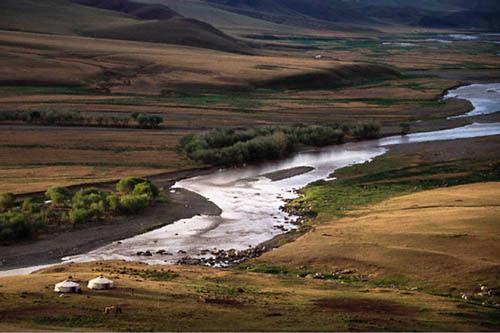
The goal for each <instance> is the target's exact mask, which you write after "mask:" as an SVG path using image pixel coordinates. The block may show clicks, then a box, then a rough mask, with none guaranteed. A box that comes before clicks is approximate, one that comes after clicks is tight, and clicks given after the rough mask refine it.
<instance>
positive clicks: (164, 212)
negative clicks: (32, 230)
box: [0, 189, 221, 275]
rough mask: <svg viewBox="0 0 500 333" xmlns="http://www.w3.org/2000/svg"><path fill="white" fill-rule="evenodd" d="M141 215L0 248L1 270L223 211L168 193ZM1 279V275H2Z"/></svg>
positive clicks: (51, 260)
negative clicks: (163, 198) (196, 216)
mask: <svg viewBox="0 0 500 333" xmlns="http://www.w3.org/2000/svg"><path fill="white" fill-rule="evenodd" d="M165 195H166V200H163V201H162V202H157V203H156V204H155V205H154V206H152V207H149V208H147V209H146V210H145V211H144V212H143V213H141V214H140V215H133V216H127V217H117V218H114V219H113V220H111V221H109V222H107V223H100V224H98V225H92V226H88V227H85V228H82V229H75V230H72V231H69V232H62V233H60V234H56V235H45V237H44V238H42V239H40V240H37V241H34V242H26V243H20V244H15V245H9V246H0V252H1V253H2V256H1V265H0V270H2V271H4V270H11V269H19V268H22V267H29V266H39V265H47V264H57V263H60V262H61V258H63V257H67V256H72V255H77V254H81V253H85V252H88V251H91V250H94V249H96V248H98V247H100V246H103V245H106V244H109V243H112V242H115V241H119V240H121V239H125V238H129V237H133V236H135V235H138V234H141V233H144V232H147V231H149V230H152V229H157V228H160V227H162V226H164V225H166V224H169V223H172V222H174V221H178V220H181V219H185V218H191V217H193V216H195V215H218V214H220V213H221V210H220V209H219V208H218V207H217V206H216V205H214V204H213V203H211V202H210V201H208V200H207V199H206V198H204V197H202V196H200V195H198V194H196V193H193V192H190V191H186V190H181V189H179V190H175V192H173V193H171V192H167V193H165ZM0 275H1V271H0Z"/></svg>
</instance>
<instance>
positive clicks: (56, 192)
mask: <svg viewBox="0 0 500 333" xmlns="http://www.w3.org/2000/svg"><path fill="white" fill-rule="evenodd" d="M45 196H46V197H47V198H49V199H50V200H51V201H52V204H55V205H60V204H64V203H65V202H66V201H68V200H69V199H70V198H71V192H70V191H69V190H68V189H67V188H65V187H51V188H49V189H48V190H47V192H45Z"/></svg>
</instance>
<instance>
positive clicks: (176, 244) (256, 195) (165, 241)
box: [0, 84, 500, 275]
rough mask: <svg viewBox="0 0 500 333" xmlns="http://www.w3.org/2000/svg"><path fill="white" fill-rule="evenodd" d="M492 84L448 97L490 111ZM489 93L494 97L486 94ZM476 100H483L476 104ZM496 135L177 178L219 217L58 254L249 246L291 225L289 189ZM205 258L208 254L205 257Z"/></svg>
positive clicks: (99, 256) (376, 147) (112, 255)
mask: <svg viewBox="0 0 500 333" xmlns="http://www.w3.org/2000/svg"><path fill="white" fill-rule="evenodd" d="M467 88H468V89H467ZM497 88H500V84H496V85H472V86H468V87H464V88H458V89H456V90H454V91H450V94H448V97H451V96H452V95H453V97H460V98H466V99H469V100H471V102H472V103H473V105H474V106H475V107H476V106H477V107H479V108H480V109H481V110H483V111H482V112H488V113H490V112H489V111H491V108H496V107H497V106H498V103H499V100H497V99H496V98H497V97H498V96H497V95H500V93H497V92H495V93H491V92H487V91H488V89H497ZM489 97H491V98H492V99H488V98H489ZM478 99H480V100H481V101H479V102H478ZM484 99H485V101H484ZM484 110H486V111H484ZM474 111H476V110H474ZM474 111H472V112H474ZM499 134H500V123H483V124H479V123H474V124H472V125H468V126H464V127H459V128H454V129H449V130H441V131H433V132H424V133H415V134H411V135H407V136H404V137H401V136H394V137H388V138H384V139H381V140H374V141H367V142H361V143H348V144H344V145H338V146H331V147H325V148H322V149H316V150H311V151H306V152H301V153H298V154H295V155H294V156H292V157H289V158H286V159H283V160H280V161H273V162H268V163H265V164H261V165H259V166H248V167H244V168H237V169H227V170H220V171H219V172H215V173H212V174H209V175H204V176H199V177H194V178H190V179H186V180H182V181H180V182H178V183H177V184H175V186H174V190H175V189H176V188H183V189H187V190H190V191H193V192H196V193H198V194H200V195H202V196H204V197H206V198H207V199H209V200H210V201H212V202H213V203H215V204H216V205H218V206H219V207H220V208H221V209H222V211H223V212H222V214H221V215H220V216H196V217H193V218H190V219H184V220H179V221H177V222H175V223H173V224H170V225H167V226H165V227H163V228H160V229H157V230H154V231H151V232H147V233H145V234H142V235H138V236H135V237H132V238H129V239H126V240H122V241H120V242H114V243H112V244H109V245H106V246H104V247H101V248H99V249H96V250H94V251H91V252H89V253H86V254H82V255H78V256H73V257H68V258H64V259H63V261H64V262H70V261H73V262H86V261H93V260H108V259H123V260H133V261H143V262H147V263H151V264H158V263H175V262H176V261H177V260H179V259H181V258H182V257H186V256H190V257H201V255H200V251H202V250H211V249H214V248H217V249H225V250H229V249H237V250H244V249H248V248H249V247H255V246H256V245H258V244H260V243H262V242H264V241H267V240H269V239H271V238H273V237H274V236H276V235H278V234H281V233H283V232H284V231H283V230H282V229H278V228H276V227H277V226H282V227H284V228H286V229H293V228H295V226H294V224H293V223H292V222H293V220H294V219H295V218H296V217H293V216H288V214H286V213H284V212H282V211H281V210H280V207H281V206H282V205H283V204H284V200H285V199H287V198H292V197H294V196H296V194H295V193H294V190H295V189H299V188H301V187H304V186H305V185H307V184H309V183H311V182H313V181H316V180H320V179H326V178H328V177H330V175H331V173H332V172H333V171H335V170H337V169H339V168H342V167H345V166H349V165H353V164H360V163H365V162H369V161H371V160H372V159H373V158H375V157H377V156H380V155H382V154H384V153H385V152H386V151H387V150H388V146H391V145H399V144H408V143H416V142H429V141H440V140H452V139H462V138H472V137H481V136H489V135H499ZM300 166H310V167H313V168H314V170H312V171H310V172H307V173H304V174H301V175H297V176H294V177H290V178H287V179H283V180H280V181H275V182H273V181H271V180H270V179H268V178H266V177H263V176H262V175H264V174H267V173H270V172H274V171H279V170H285V169H290V168H295V167H300ZM173 195H175V194H173ZM146 250H149V251H151V252H152V253H153V255H152V256H151V257H144V256H141V257H139V256H137V255H136V253H137V252H139V251H146ZM157 250H165V251H167V252H170V253H172V255H170V256H164V255H163V256H162V255H159V254H155V252H156V251H157ZM179 251H182V252H181V253H179ZM207 256H210V255H205V257H207ZM37 268H39V267H32V268H31V269H30V268H24V269H22V270H13V271H4V272H0V275H13V274H23V273H29V272H31V271H34V270H36V269H37Z"/></svg>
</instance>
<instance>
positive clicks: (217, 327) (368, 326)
mask: <svg viewBox="0 0 500 333" xmlns="http://www.w3.org/2000/svg"><path fill="white" fill-rule="evenodd" d="M132 269H135V271H133V270H132ZM162 270H164V271H163V272H162ZM167 271H168V273H167ZM145 272H150V273H153V275H152V276H149V277H148V276H145V275H144V273H145ZM100 273H104V274H105V275H106V276H108V277H111V278H112V279H114V280H115V283H116V289H114V290H111V291H104V292H102V291H101V292H99V291H91V290H88V289H87V288H86V287H85V283H86V281H87V280H89V279H91V278H93V277H95V276H96V275H98V274H100ZM165 273H167V274H165ZM154 274H156V276H158V277H159V278H157V279H158V280H155V277H154V276H155V275H154ZM141 275H142V276H141ZM68 276H72V277H73V279H75V280H77V281H80V282H81V283H82V286H83V294H82V295H65V297H59V295H57V294H56V293H54V292H53V291H52V289H53V285H54V283H56V282H59V281H61V280H63V279H65V278H67V277H68ZM0 293H1V295H2V297H0V316H1V317H2V321H1V322H0V330H7V329H9V330H15V331H18V330H27V329H30V330H33V329H35V330H37V329H41V330H69V329H71V330H85V331H87V330H98V331H108V330H114V331H144V330H148V331H149V330H151V331H229V330H235V331H240V330H244V331H262V330H265V331H286V330H293V331H348V330H365V331H366V330H375V331H376V330H396V331H397V330H409V329H411V330H483V329H491V326H490V325H491V322H490V321H489V320H487V319H486V318H488V317H487V316H489V315H491V312H492V311H491V310H488V309H482V310H481V311H482V314H478V313H477V312H476V311H478V310H479V308H478V307H475V306H472V305H466V304H463V303H462V302H457V301H454V300H450V299H449V298H445V297H439V296H432V295H428V294H424V293H421V292H417V291H398V290H391V289H386V288H370V287H369V288H366V287H363V286H361V287H360V286H351V285H346V284H340V283H338V282H334V281H319V280H310V279H303V278H299V277H296V276H289V275H287V276H273V275H269V274H256V273H248V272H242V271H237V270H215V269H209V268H201V267H200V268H198V267H179V266H170V267H164V266H163V267H159V266H147V265H144V264H135V263H125V262H106V263H89V264H79V265H70V266H65V267H56V268H50V269H46V270H45V271H42V272H40V273H35V274H32V275H29V276H17V277H4V278H0ZM110 305H121V306H122V308H123V314H122V315H120V316H117V317H114V316H105V315H103V313H102V312H103V309H104V307H106V306H110Z"/></svg>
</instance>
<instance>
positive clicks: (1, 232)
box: [0, 211, 40, 242]
mask: <svg viewBox="0 0 500 333" xmlns="http://www.w3.org/2000/svg"><path fill="white" fill-rule="evenodd" d="M38 228H40V224H39V223H33V222H32V221H30V220H29V218H28V217H27V216H26V215H24V214H23V213H21V212H14V211H9V212H7V213H5V214H0V241H1V242H12V241H16V240H24V239H31V238H33V236H34V235H35V230H36V229H38Z"/></svg>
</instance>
